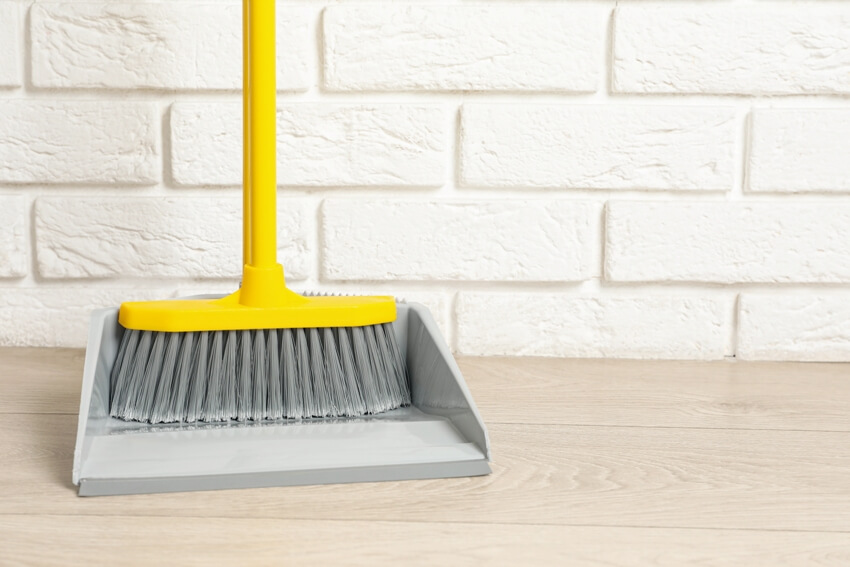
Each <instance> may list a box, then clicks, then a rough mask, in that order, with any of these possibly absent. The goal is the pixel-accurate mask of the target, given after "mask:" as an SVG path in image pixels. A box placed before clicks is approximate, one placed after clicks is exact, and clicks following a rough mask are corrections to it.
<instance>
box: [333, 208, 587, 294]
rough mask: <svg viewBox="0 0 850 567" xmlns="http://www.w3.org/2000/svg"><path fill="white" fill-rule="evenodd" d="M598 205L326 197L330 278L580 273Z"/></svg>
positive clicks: (539, 277) (525, 277)
mask: <svg viewBox="0 0 850 567" xmlns="http://www.w3.org/2000/svg"><path fill="white" fill-rule="evenodd" d="M595 209H596V207H595V206H594V205H592V204H588V203H577V202H565V201H490V202H485V201H474V202H468V203H467V202H422V201H406V202H405V201H400V202H397V201H394V202H388V201H353V200H347V199H345V200H343V199H340V200H336V199H331V200H328V201H325V203H324V205H323V207H322V241H323V242H324V247H323V250H322V259H323V268H324V274H323V275H324V276H325V277H327V278H328V279H330V280H342V281H344V280H375V281H381V280H390V281H392V280H425V281H427V280H469V281H525V282H536V281H580V280H584V279H588V278H589V277H590V276H591V268H592V265H593V255H592V250H593V247H592V243H593V240H594V236H595V234H596V232H597V230H596V224H597V223H596V217H597V216H598V215H597V214H595Z"/></svg>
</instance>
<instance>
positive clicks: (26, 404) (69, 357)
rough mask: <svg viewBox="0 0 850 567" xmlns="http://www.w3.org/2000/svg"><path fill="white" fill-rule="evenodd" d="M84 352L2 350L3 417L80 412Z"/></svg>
mask: <svg viewBox="0 0 850 567" xmlns="http://www.w3.org/2000/svg"><path fill="white" fill-rule="evenodd" d="M84 362H85V351H83V350H80V349H59V348H57V349H47V348H0V392H2V395H0V414H2V413H77V412H78V411H80V387H81V384H82V381H83V363H84Z"/></svg>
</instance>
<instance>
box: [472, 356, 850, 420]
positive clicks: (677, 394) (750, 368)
mask: <svg viewBox="0 0 850 567" xmlns="http://www.w3.org/2000/svg"><path fill="white" fill-rule="evenodd" d="M458 363H459V365H460V368H461V370H462V371H463V374H464V376H465V377H466V379H467V381H468V382H469V385H470V388H471V389H472V391H473V393H474V394H475V403H476V404H477V405H478V408H479V409H480V410H481V413H482V415H483V416H484V417H485V419H486V418H490V420H491V421H492V420H497V421H500V422H506V423H559V424H563V425H630V426H642V427H706V428H724V429H798V430H823V431H850V365H848V364H826V363H824V364H820V363H818V364H813V363H775V362H731V361H719V362H695V361H666V360H665V361H646V360H643V361H634V360H574V359H555V358H470V357H467V358H460V359H459V360H458Z"/></svg>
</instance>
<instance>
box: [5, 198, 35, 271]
mask: <svg viewBox="0 0 850 567" xmlns="http://www.w3.org/2000/svg"><path fill="white" fill-rule="evenodd" d="M28 216H29V215H28V214H27V206H26V202H25V201H24V199H23V197H15V196H9V195H0V278H21V277H24V276H26V275H27V273H28V271H29V270H28V269H27V264H28V256H27V236H26V234H27V218H28Z"/></svg>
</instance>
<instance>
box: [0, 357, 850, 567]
mask: <svg viewBox="0 0 850 567" xmlns="http://www.w3.org/2000/svg"><path fill="white" fill-rule="evenodd" d="M82 363H83V353H82V351H76V350H56V351H53V350H45V349H0V394H2V395H0V462H2V463H3V467H0V564H2V565H4V566H5V565H15V564H57V563H59V564H68V565H75V564H79V565H98V564H103V565H105V564H115V563H119V562H120V563H123V564H152V563H153V564H158V563H161V560H162V558H163V557H168V558H169V560H170V561H173V562H174V563H183V564H187V565H193V564H201V563H204V564H210V563H213V564H216V563H229V564H244V563H248V562H251V563H259V564H264V563H280V562H282V563H287V562H290V563H294V562H296V561H297V562H316V561H324V562H326V563H329V564H346V563H350V564H369V565H375V564H376V563H378V564H380V563H393V564H405V565H416V564H428V565H432V564H459V565H479V564H512V565H515V564H520V565H522V564H552V565H683V564H689V563H695V564H700V565H848V564H850V540H848V538H850V481H848V479H850V433H848V431H850V421H849V420H850V365H844V364H829V365H821V364H805V365H800V364H764V363H744V364H739V363H696V362H634V361H598V360H555V359H498V358H489V359H469V358H466V359H461V360H460V365H461V367H462V369H463V370H464V373H465V375H466V377H467V380H468V381H469V383H470V386H471V389H472V391H473V395H474V397H475V399H476V401H477V402H478V404H479V406H480V408H481V410H482V413H483V414H484V417H485V420H486V421H487V423H488V426H489V431H490V435H491V440H492V444H493V454H494V459H495V461H494V463H493V469H494V474H493V475H491V476H488V477H477V478H464V479H448V480H426V481H409V482H391V483H373V484H351V485H336V486H313V487H292V488H271V489H257V490H240V491H221V492H206V493H185V494H164V495H146V496H121V497H108V498H91V499H86V498H79V497H77V496H76V491H75V489H74V487H72V486H71V483H70V476H71V462H72V456H73V450H74V441H75V435H76V423H77V415H76V413H77V408H78V407H79V388H80V377H81V372H82Z"/></svg>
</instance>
